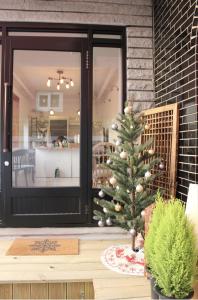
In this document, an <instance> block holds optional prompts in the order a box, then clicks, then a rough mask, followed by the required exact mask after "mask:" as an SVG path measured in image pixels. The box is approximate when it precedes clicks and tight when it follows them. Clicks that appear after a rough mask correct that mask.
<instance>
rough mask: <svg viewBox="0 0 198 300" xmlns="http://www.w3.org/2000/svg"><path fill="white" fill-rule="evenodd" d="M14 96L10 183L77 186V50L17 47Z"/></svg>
mask: <svg viewBox="0 0 198 300" xmlns="http://www.w3.org/2000/svg"><path fill="white" fill-rule="evenodd" d="M12 100H13V110H12V120H13V123H12V187H15V188H27V187H32V188H34V187H78V186H79V185H80V110H81V107H80V103H81V53H80V52H60V51H38V50H36V51H35V50H34V51H33V50H32V51H31V50H15V51H14V56H13V97H12Z"/></svg>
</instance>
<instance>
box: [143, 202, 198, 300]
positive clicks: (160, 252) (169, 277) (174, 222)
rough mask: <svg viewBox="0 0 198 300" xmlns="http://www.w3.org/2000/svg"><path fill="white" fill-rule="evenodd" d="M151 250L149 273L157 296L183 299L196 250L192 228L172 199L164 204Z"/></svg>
mask: <svg viewBox="0 0 198 300" xmlns="http://www.w3.org/2000/svg"><path fill="white" fill-rule="evenodd" d="M153 217H154V216H153ZM153 251H154V253H153V255H152V256H151V257H150V258H149V259H152V262H151V261H150V265H151V272H152V274H153V275H154V277H155V280H156V283H157V286H158V287H159V289H160V293H162V294H163V295H165V296H166V297H167V298H170V297H172V298H175V299H185V298H186V297H187V296H188V295H189V294H190V292H191V291H192V286H193V281H194V279H195V274H196V262H197V249H196V240H195V234H194V230H193V226H192V224H191V223H190V222H189V220H188V219H187V217H186V215H185V207H184V205H183V204H182V203H181V201H180V200H178V199H172V200H170V201H169V202H168V203H167V204H166V205H165V209H164V215H163V217H162V218H161V222H160V224H159V228H158V230H157V232H156V236H155V243H154V249H153Z"/></svg>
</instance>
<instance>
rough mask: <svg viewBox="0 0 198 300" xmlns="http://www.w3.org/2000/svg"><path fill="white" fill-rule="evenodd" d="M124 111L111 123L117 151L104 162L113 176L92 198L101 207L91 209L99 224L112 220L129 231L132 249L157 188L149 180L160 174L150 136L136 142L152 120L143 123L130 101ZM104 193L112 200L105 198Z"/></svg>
mask: <svg viewBox="0 0 198 300" xmlns="http://www.w3.org/2000/svg"><path fill="white" fill-rule="evenodd" d="M124 112H125V114H120V115H119V117H118V118H117V121H116V123H114V124H112V129H113V130H115V131H116V133H117V141H116V151H115V152H113V153H109V159H108V160H107V162H106V164H105V167H106V168H107V169H110V170H111V172H112V176H111V177H110V178H109V185H108V186H103V187H102V189H101V191H100V192H99V197H100V198H95V199H94V201H95V203H96V204H97V205H99V206H100V207H102V208H103V211H101V210H94V219H95V220H98V225H99V226H104V225H108V226H110V225H112V224H114V225H116V226H119V227H121V228H123V229H125V230H127V231H129V232H130V233H131V235H132V249H133V250H135V237H136V236H137V234H138V233H141V234H142V236H143V237H144V209H145V208H146V207H147V206H148V205H150V204H151V203H152V202H153V201H154V199H155V195H156V191H151V189H150V184H151V183H152V182H153V181H154V180H155V178H156V176H158V175H159V163H160V159H159V158H157V157H156V156H157V155H156V153H155V149H154V148H153V140H148V141H147V142H146V143H144V144H141V143H138V139H140V137H141V135H142V133H143V132H144V131H145V130H149V127H150V125H151V124H144V122H143V119H142V116H141V115H138V114H136V113H134V112H133V110H132V107H131V106H130V104H128V106H126V107H125V110H124ZM106 195H108V196H110V197H111V198H112V201H107V200H106V199H105V196H106Z"/></svg>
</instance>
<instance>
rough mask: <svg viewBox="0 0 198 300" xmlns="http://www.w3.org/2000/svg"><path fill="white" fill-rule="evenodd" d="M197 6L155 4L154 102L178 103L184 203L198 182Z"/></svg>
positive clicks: (174, 1)
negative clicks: (194, 28) (194, 37)
mask: <svg viewBox="0 0 198 300" xmlns="http://www.w3.org/2000/svg"><path fill="white" fill-rule="evenodd" d="M195 6H196V0H185V1H184V0H183V1H181V0H154V47H155V63H154V66H155V67H154V71H155V101H156V105H157V106H161V105H165V104H171V103H175V102H177V103H179V111H180V119H179V147H178V167H177V197H179V198H180V199H182V200H184V201H186V196H187V193H188V187H189V183H197V182H198V170H197V169H198V165H197V163H198V162H197V154H198V153H197V119H198V117H197V93H198V90H197V84H198V80H197V78H198V76H197V75H198V62H197V53H196V51H197V47H192V44H191V31H192V24H193V19H194V14H195Z"/></svg>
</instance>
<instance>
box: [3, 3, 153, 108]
mask: <svg viewBox="0 0 198 300" xmlns="http://www.w3.org/2000/svg"><path fill="white" fill-rule="evenodd" d="M0 20H1V21H16V22H18V21H21V22H23V21H26V22H51V23H74V24H99V25H121V26H126V31H127V87H128V93H127V97H128V99H132V100H133V101H134V106H135V108H139V109H140V110H141V109H145V108H148V107H151V106H152V105H153V54H152V48H153V45H152V44H153V43H152V0H92V1H88V0H78V1H77V0H71V1H68V0H59V1H58V0H54V1H46V0H9V1H4V0H0Z"/></svg>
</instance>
